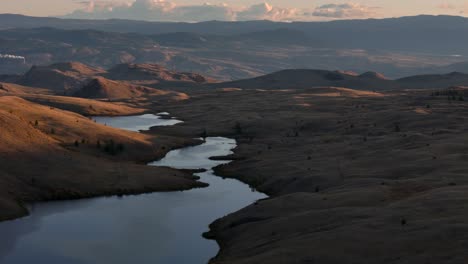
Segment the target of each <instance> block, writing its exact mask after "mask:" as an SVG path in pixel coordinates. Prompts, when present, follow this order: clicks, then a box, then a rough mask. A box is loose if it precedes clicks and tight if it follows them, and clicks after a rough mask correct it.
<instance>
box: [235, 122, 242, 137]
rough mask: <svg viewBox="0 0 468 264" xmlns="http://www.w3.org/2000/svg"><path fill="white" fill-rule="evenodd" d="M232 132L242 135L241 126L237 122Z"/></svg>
mask: <svg viewBox="0 0 468 264" xmlns="http://www.w3.org/2000/svg"><path fill="white" fill-rule="evenodd" d="M234 131H235V132H236V134H238V135H241V134H242V126H241V124H240V123H239V122H236V125H235V126H234Z"/></svg>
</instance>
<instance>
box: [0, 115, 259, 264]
mask: <svg viewBox="0 0 468 264" xmlns="http://www.w3.org/2000/svg"><path fill="white" fill-rule="evenodd" d="M133 118H134V120H137V121H135V124H136V126H135V127H131V126H129V122H131V120H132V118H131V117H114V118H112V120H110V119H106V122H108V123H107V124H108V125H111V124H112V125H115V124H124V127H123V128H125V129H129V130H136V127H138V129H148V128H149V127H150V126H154V121H155V120H153V122H152V123H151V124H149V123H148V124H147V127H143V128H141V126H142V124H141V119H142V118H143V119H145V117H141V116H140V117H133ZM121 119H123V120H125V122H124V121H122V120H121ZM121 122H123V123H121ZM235 146H236V144H235V141H234V140H232V139H227V138H207V140H206V143H204V144H202V145H199V146H195V147H188V148H184V149H180V150H174V151H171V152H170V153H168V155H167V156H166V157H165V158H164V159H162V160H160V161H157V162H153V163H151V164H150V165H152V166H170V167H175V168H192V169H195V168H204V169H207V170H208V171H207V172H205V173H199V174H197V175H198V176H200V177H201V181H203V182H207V183H209V184H210V186H209V187H207V188H203V189H194V190H190V191H184V192H169V193H154V194H145V195H139V196H127V197H123V198H118V197H110V198H95V199H85V200H80V201H63V202H50V203H41V204H35V205H33V206H32V208H31V216H29V217H26V218H22V219H18V220H15V221H9V222H3V223H0V235H1V239H0V263H2V264H3V263H5V264H22V263H25V264H30V263H54V264H55V263H58V264H88V263H99V264H103V263H104V264H105V263H111V264H114V263H115V264H120V263H122V264H123V263H126V264H127V263H137V264H145V263H157V264H165V263H167V264H177V263H182V264H185V263H189V264H192V263H193V264H196V263H207V262H208V261H209V259H210V258H211V257H213V256H215V255H216V253H217V251H218V246H217V244H216V242H214V241H210V240H206V239H204V238H203V237H202V236H201V234H202V233H203V232H205V231H207V230H208V225H209V224H210V223H211V222H213V221H214V220H216V219H218V218H220V217H222V216H224V215H226V214H229V213H231V212H234V211H237V210H239V209H241V208H243V207H245V206H247V205H249V204H251V203H252V202H254V201H255V200H258V199H261V198H265V197H266V196H265V195H264V194H261V193H258V192H253V191H252V190H251V189H250V188H249V186H247V185H245V184H243V183H241V182H239V181H236V180H231V179H226V180H223V179H222V178H220V177H216V176H214V175H213V172H212V170H211V169H212V168H213V167H215V166H217V165H219V164H222V163H226V161H212V160H209V159H208V158H209V157H211V156H220V155H228V154H230V153H232V151H231V150H232V149H233V148H234V147H235Z"/></svg>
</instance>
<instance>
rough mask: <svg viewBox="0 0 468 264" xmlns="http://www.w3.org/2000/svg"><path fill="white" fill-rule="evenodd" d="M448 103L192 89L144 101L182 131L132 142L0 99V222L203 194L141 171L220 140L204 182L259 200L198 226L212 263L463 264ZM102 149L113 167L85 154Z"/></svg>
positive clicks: (462, 185) (463, 146)
mask: <svg viewBox="0 0 468 264" xmlns="http://www.w3.org/2000/svg"><path fill="white" fill-rule="evenodd" d="M456 93H457V95H456V96H447V95H440V93H437V95H436V93H434V92H433V91H427V90H419V91H394V92H392V91H388V92H381V93H376V92H366V91H356V90H351V89H344V88H311V89H296V90H258V89H252V90H242V89H218V90H213V89H210V90H208V89H206V90H203V89H197V90H192V91H187V94H188V96H187V98H186V99H185V100H176V101H162V102H160V101H157V102H156V101H152V100H151V99H150V100H149V101H145V102H144V107H145V108H146V109H147V110H145V111H150V112H162V111H167V112H170V113H171V114H173V115H174V116H176V117H177V118H179V119H182V120H184V121H185V122H184V123H182V124H179V125H177V126H174V127H155V128H153V129H152V130H151V131H148V132H147V133H143V134H140V133H133V132H127V131H121V130H117V129H113V128H109V127H106V126H103V125H98V124H96V123H94V122H92V121H91V120H89V119H88V118H85V117H83V116H81V115H78V114H75V113H72V112H67V111H64V110H60V109H56V108H53V107H51V106H43V105H38V104H35V103H31V102H28V101H26V100H24V99H20V98H18V97H11V96H4V97H0V126H1V127H2V138H3V139H4V140H3V141H2V142H0V144H1V145H0V160H1V164H2V168H1V170H0V176H1V177H0V180H1V182H0V183H1V184H0V193H1V194H2V195H1V196H0V212H1V215H0V219H2V220H4V219H11V218H14V217H18V216H22V215H25V214H26V213H27V212H26V211H25V209H24V207H22V206H21V204H22V203H24V202H30V201H40V200H51V199H70V198H81V197H89V196H95V195H106V194H125V193H140V192H149V191H167V190H180V189H188V188H193V187H200V186H203V184H202V183H199V182H197V181H195V179H194V178H193V177H192V176H191V174H190V173H188V172H184V171H177V170H172V169H167V168H156V167H155V168H149V167H147V166H144V165H143V164H141V163H144V162H145V161H149V160H154V159H156V158H158V157H162V156H163V155H164V154H165V153H167V151H169V150H170V149H173V148H176V147H181V146H185V145H189V144H196V141H194V140H192V139H191V138H195V137H205V136H227V137H233V138H236V139H237V141H238V147H237V149H236V150H235V154H233V155H232V156H231V157H229V158H231V159H233V160H235V161H234V162H232V163H230V164H227V165H224V166H221V167H218V168H216V173H217V174H218V175H223V176H224V177H233V178H237V179H240V180H241V181H244V182H246V183H249V184H250V185H251V186H252V187H254V188H256V189H258V190H259V191H262V192H265V193H267V194H269V195H270V196H271V198H268V199H265V200H261V201H258V202H256V203H255V204H252V205H251V206H249V207H247V208H244V209H242V210H240V211H238V212H235V213H232V214H230V215H228V216H226V217H224V218H222V219H219V220H217V221H216V222H214V223H213V224H212V225H211V226H210V227H211V231H210V232H208V233H206V234H205V235H206V237H209V238H214V239H216V240H217V241H218V243H219V244H220V246H221V251H220V252H219V254H218V256H216V257H215V258H214V259H213V260H212V263H220V264H224V263H463V262H464V261H465V260H466V258H468V254H467V253H466V247H467V245H468V235H467V234H468V233H467V232H466V230H467V229H468V224H467V223H466V217H467V216H468V210H467V209H466V206H465V204H466V203H467V202H468V195H467V193H468V178H467V177H466V173H467V172H468V163H467V162H466V161H467V160H468V141H467V140H466V131H467V130H468V126H467V122H466V119H467V118H468V117H467V116H468V115H467V114H468V103H467V102H465V101H464V96H465V94H464V93H465V90H464V89H460V90H459V91H456ZM68 104H69V103H68ZM68 104H67V105H68ZM73 105H74V104H73ZM142 105H143V104H142ZM142 105H138V104H137V103H135V105H134V106H135V107H136V108H138V107H139V106H142ZM55 106H56V105H55ZM62 107H63V106H62ZM100 107H103V108H104V109H106V107H107V106H106V105H100ZM126 107H130V106H126ZM80 109H81V108H80ZM129 111H130V110H129ZM131 112H134V110H131ZM37 113H40V114H39V115H38V114H37ZM35 120H37V122H35ZM108 139H113V140H115V142H122V143H124V144H125V152H124V154H121V155H117V156H109V155H107V154H105V153H102V150H100V149H99V148H96V142H97V141H99V140H102V142H105V140H108ZM76 141H79V143H78V145H79V146H78V147H77V146H76ZM74 142H75V144H74ZM135 161H138V162H139V163H140V164H135ZM4 164H5V165H4ZM155 176H156V177H155Z"/></svg>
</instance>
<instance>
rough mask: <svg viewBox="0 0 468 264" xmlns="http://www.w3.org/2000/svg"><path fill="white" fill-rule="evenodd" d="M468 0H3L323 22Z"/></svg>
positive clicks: (94, 15)
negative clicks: (285, 1)
mask: <svg viewBox="0 0 468 264" xmlns="http://www.w3.org/2000/svg"><path fill="white" fill-rule="evenodd" d="M467 11H468V1H456V0H446V1H443V0H413V1H411V3H408V1H404V0H395V1H391V2H390V1H385V0H357V1H353V2H346V1H343V2H342V1H333V0H317V1H314V2H313V3H310V1H306V0H295V1H288V3H284V1H279V0H270V1H268V2H262V1H257V0H240V1H219V0H216V1H211V2H210V3H205V2H204V1H201V0H195V1H188V0H109V1H107V0H103V1H101V0H99V1H97V0H91V1H78V0H43V1H40V2H38V1H35V0H17V1H14V2H3V3H0V13H14V14H23V15H31V16H54V17H67V18H83V19H108V18H121V19H135V20H148V21H173V22H198V21H208V20H221V21H245V20H272V21H323V20H337V19H340V20H341V19H364V18H387V17H401V16H413V15H453V16H466V15H465V14H466V12H467Z"/></svg>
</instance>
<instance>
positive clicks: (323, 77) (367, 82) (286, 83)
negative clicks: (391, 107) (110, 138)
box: [214, 69, 399, 90]
mask: <svg viewBox="0 0 468 264" xmlns="http://www.w3.org/2000/svg"><path fill="white" fill-rule="evenodd" d="M214 86H215V87H226V88H228V87H235V88H242V89H304V88H312V87H317V86H335V87H346V88H351V89H358V90H383V89H395V88H399V85H398V84H397V83H395V82H394V81H391V80H388V79H386V78H385V77H384V76H383V75H382V74H380V73H374V72H366V73H364V74H361V75H356V74H354V73H350V72H343V71H326V70H306V69H304V70H284V71H279V72H275V73H272V74H267V75H264V76H260V77H257V78H253V79H246V80H239V81H233V82H225V83H221V84H215V85H214Z"/></svg>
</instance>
